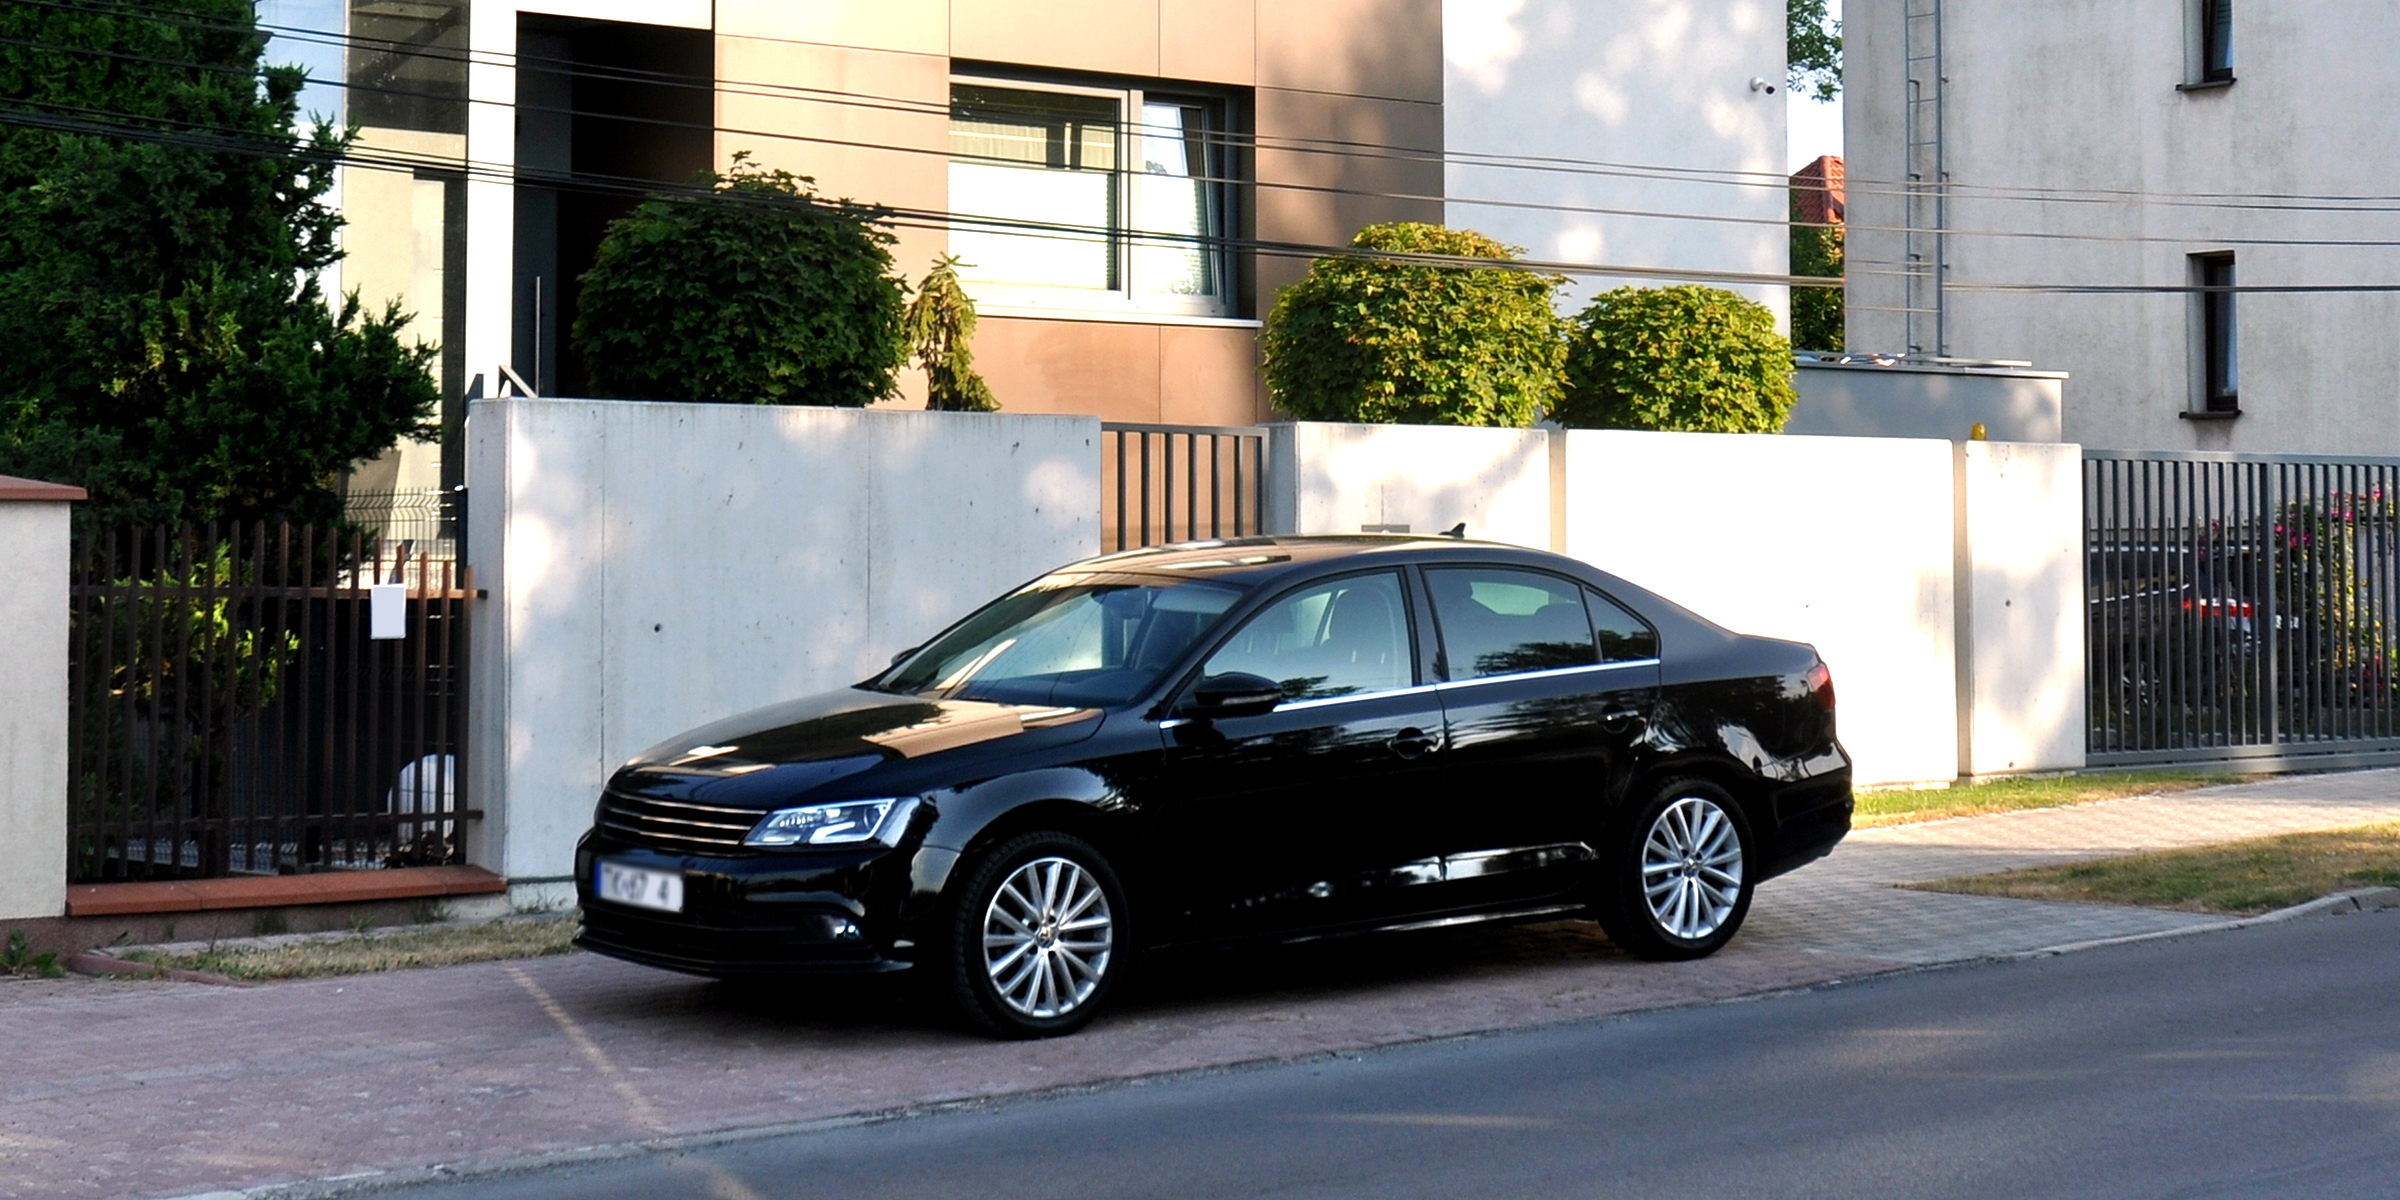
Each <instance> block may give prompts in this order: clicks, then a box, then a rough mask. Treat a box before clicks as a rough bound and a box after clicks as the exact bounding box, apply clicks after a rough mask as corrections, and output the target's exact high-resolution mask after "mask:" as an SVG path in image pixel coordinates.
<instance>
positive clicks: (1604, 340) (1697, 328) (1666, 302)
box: [1553, 285, 1794, 433]
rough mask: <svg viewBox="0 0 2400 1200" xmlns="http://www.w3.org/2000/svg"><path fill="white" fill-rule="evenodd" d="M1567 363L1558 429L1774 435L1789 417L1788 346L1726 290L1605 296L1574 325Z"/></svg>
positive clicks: (1770, 318)
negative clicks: (1650, 430) (1665, 430)
mask: <svg viewBox="0 0 2400 1200" xmlns="http://www.w3.org/2000/svg"><path fill="white" fill-rule="evenodd" d="M1566 358H1567V366H1566V394H1565V395H1564V396H1563V397H1562V398H1561V399H1560V401H1559V404H1558V407H1557V408H1556V409H1555V410H1553V415H1554V416H1555V417H1556V419H1557V420H1558V423H1559V424H1561V425H1567V426H1576V427H1582V428H1592V429H1670V430H1687V431H1693V432H1701V433H1774V432H1777V431H1779V430H1781V429H1782V428H1783V423H1784V420H1785V419H1786V418H1788V417H1790V416H1791V413H1792V401H1793V399H1794V395H1793V391H1792V344H1791V342H1789V341H1787V340H1786V339H1785V338H1784V337H1783V336H1782V335H1781V334H1778V333H1776V332H1775V314H1774V313H1772V312H1770V311H1768V310H1767V307H1766V306H1765V305H1763V304H1759V303H1757V302H1756V301H1753V300H1747V299H1744V298H1743V297H1741V296H1738V295H1735V294H1734V293H1732V292H1728V291H1725V290H1724V289H1722V288H1710V287H1694V286H1689V285H1686V286H1681V287H1665V288H1640V287H1624V288H1618V289H1616V290H1614V291H1610V292H1603V293H1601V294H1600V295H1599V296H1597V297H1595V298H1593V300H1592V302H1591V304H1590V305H1589V306H1588V307H1586V308H1585V309H1584V310H1583V311H1582V312H1581V313H1579V314H1577V315H1576V316H1575V318H1574V319H1573V320H1572V321H1571V322H1569V324H1568V330H1567V353H1566Z"/></svg>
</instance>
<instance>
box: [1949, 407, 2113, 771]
mask: <svg viewBox="0 0 2400 1200" xmlns="http://www.w3.org/2000/svg"><path fill="white" fill-rule="evenodd" d="M1957 463H1958V485H1957V486H1958V560H1957V561H1958V566H1957V571H1958V580H1959V587H1958V600H1959V615H1958V627H1959V632H1960V637H1959V656H1958V670H1959V722H1960V727H1959V761H1958V770H1959V774H1961V775H1997V774H2009V773H2012V772H2025V771H2057V770H2067V769H2072V768H2077V767H2081V766H2083V765H2084V748H2085V729H2086V726H2087V723H2088V718H2087V717H2086V715H2085V702H2086V692H2085V690H2084V605H2085V601H2084V592H2083V576H2084V567H2083V557H2084V552H2083V448H2082V447H2080V446H2072V445H2026V444H2011V443H2005V442H1964V443H1961V444H1960V445H1959V447H1958V459H1957Z"/></svg>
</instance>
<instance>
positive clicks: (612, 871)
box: [592, 859, 683, 912]
mask: <svg viewBox="0 0 2400 1200" xmlns="http://www.w3.org/2000/svg"><path fill="white" fill-rule="evenodd" d="M595 874H597V875H598V876H599V878H597V879H594V880H593V881H592V890H593V891H595V892H598V893H600V898H601V899H603V900H614V901H616V902H617V903H619V904H630V905H632V906H634V907H635V908H655V909H657V910H659V911H660V912H682V911H683V876H682V874H680V873H678V872H675V871H646V870H643V869H642V868H640V867H629V866H626V865H625V864H623V863H613V862H609V861H608V860H606V859H602V860H601V861H600V862H599V864H598V865H597V867H596V869H595Z"/></svg>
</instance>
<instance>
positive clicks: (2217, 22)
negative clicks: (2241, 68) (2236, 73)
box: [2200, 0, 2233, 83]
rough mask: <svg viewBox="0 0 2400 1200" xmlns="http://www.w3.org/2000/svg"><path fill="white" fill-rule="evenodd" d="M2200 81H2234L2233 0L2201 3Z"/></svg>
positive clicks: (2215, 0)
mask: <svg viewBox="0 0 2400 1200" xmlns="http://www.w3.org/2000/svg"><path fill="white" fill-rule="evenodd" d="M2200 81H2201V82H2202V83H2231V82H2233V0H2200Z"/></svg>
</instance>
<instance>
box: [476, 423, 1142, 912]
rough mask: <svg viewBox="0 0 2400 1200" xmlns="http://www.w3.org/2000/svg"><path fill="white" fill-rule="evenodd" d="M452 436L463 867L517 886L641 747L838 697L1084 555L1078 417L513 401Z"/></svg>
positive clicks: (1084, 454) (1085, 517)
mask: <svg viewBox="0 0 2400 1200" xmlns="http://www.w3.org/2000/svg"><path fill="white" fill-rule="evenodd" d="M467 437H468V443H469V451H468V461H469V463H470V467H471V483H470V487H471V489H472V492H471V494H472V495H473V496H474V497H475V502H474V504H473V506H472V508H471V510H470V514H469V519H470V521H471V523H472V527H471V529H470V531H469V541H470V547H471V551H472V556H473V560H474V562H475V564H476V567H477V570H478V578H477V581H476V582H477V584H478V586H480V587H482V588H484V589H486V590H487V591H488V593H489V598H488V599H487V600H485V601H483V602H482V603H481V604H480V606H479V607H478V609H477V617H476V626H475V630H474V637H475V642H474V646H475V650H474V661H475V664H476V677H475V679H474V683H473V688H474V690H473V692H472V695H473V698H474V699H473V704H474V713H473V717H472V720H473V733H472V735H471V736H472V738H473V741H472V745H473V747H474V750H473V753H471V754H470V756H469V762H470V763H471V769H472V770H473V771H474V773H475V774H474V781H473V784H472V786H473V788H474V791H473V792H472V793H471V794H472V795H473V796H475V797H476V799H477V800H478V802H479V803H480V804H481V805H482V806H484V807H485V808H486V810H487V811H488V812H490V814H491V815H490V816H489V817H488V818H487V819H486V820H485V821H484V822H482V823H481V824H482V828H481V830H480V831H479V835H480V837H481V841H480V842H478V843H477V844H474V845H471V846H470V847H469V858H470V860H471V861H474V862H476V863H479V864H481V865H484V866H488V867H491V868H492V869H494V870H496V871H499V872H500V873H502V874H504V875H507V876H509V877H510V878H511V879H512V880H527V879H532V880H542V879H554V878H556V877H559V876H564V875H565V874H567V873H568V872H569V871H570V870H571V869H572V863H573V858H572V855H573V849H574V844H575V839H576V837H577V836H579V835H580V834H581V833H582V832H583V830H584V829H585V828H586V827H587V826H588V825H589V823H590V819H591V812H592V805H593V803H594V801H595V800H597V799H598V797H599V789H600V786H601V784H602V783H603V782H604V781H606V779H607V777H608V775H609V774H610V772H612V771H614V770H615V769H616V768H617V766H619V765H620V764H622V763H623V762H624V761H625V760H626V759H628V758H630V757H632V756H633V755H634V754H636V753H638V752H640V751H641V750H643V749H645V748H647V747H648V746H650V745H652V744H654V743H656V742H658V741H660V740H661V739H664V738H666V737H669V736H671V735H673V734H675V733H677V732H679V731H681V730H684V729H688V728H691V727H693V726H695V725H699V724H702V723H705V722H707V721H712V720H716V719H718V718H720V717H726V716H730V715H733V714H734V713H737V712H742V711H745V710H748V709H751V708H756V707H759V706H761V705H765V704H769V703H773V702H776V701H779V700H786V699H791V698H794V697H797V696H802V695H806V694H809V693H812V692H818V691H825V690H829V689H832V688H838V687H843V686H847V685H848V684H851V683H853V682H856V681H857V680H860V679H863V678H865V677H867V676H868V675H871V674H873V673H875V672H876V671H878V670H880V669H882V668H883V667H884V666H885V665H886V664H887V663H888V662H889V661H890V659H891V656H892V655H893V654H894V653H896V652H898V651H900V650H903V649H905V648H907V647H910V646H913V645H916V644H918V643H919V642H921V641H922V640H924V639H925V638H927V637H930V636H932V635H933V634H934V633H936V632H938V631H940V630H941V629H942V628H943V627H945V626H947V625H948V624H950V623H951V622H952V621H954V620H956V619H958V618H959V617H962V616H964V615H966V614H967V613H968V612H969V611H970V610H972V609H973V608H974V607H975V606H977V605H979V604H981V603H983V602H984V601H986V600H989V599H991V598H992V597H994V596H996V595H999V594H1000V593H1002V592H1004V591H1006V590H1008V589H1010V588H1012V587H1014V586H1016V585H1017V584H1020V583H1023V582H1025V581H1026V580H1027V579H1030V578H1032V577H1033V576H1035V575H1038V574H1040V573H1042V572H1044V571H1046V570H1048V569H1050V568H1052V567H1055V566H1058V565H1061V564H1063V563H1067V562H1071V561H1074V560H1077V559H1081V558H1087V557H1090V556H1091V555H1093V554H1096V553H1098V552H1099V544H1100V522H1099V512H1100V479H1099V474H1100V450H1099V440H1100V429H1099V422H1098V421H1097V420H1096V419H1093V418H1085V417H1044V416H1029V417H1015V416H1007V415H1002V414H980V413H931V412H894V411H883V410H871V411H862V410H857V409H828V408H775V407H752V406H747V405H708V404H651V403H637V402H631V401H580V400H507V401H486V402H481V403H478V404H476V405H474V406H473V407H472V409H471V410H470V413H469V416H468V429H467Z"/></svg>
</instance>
